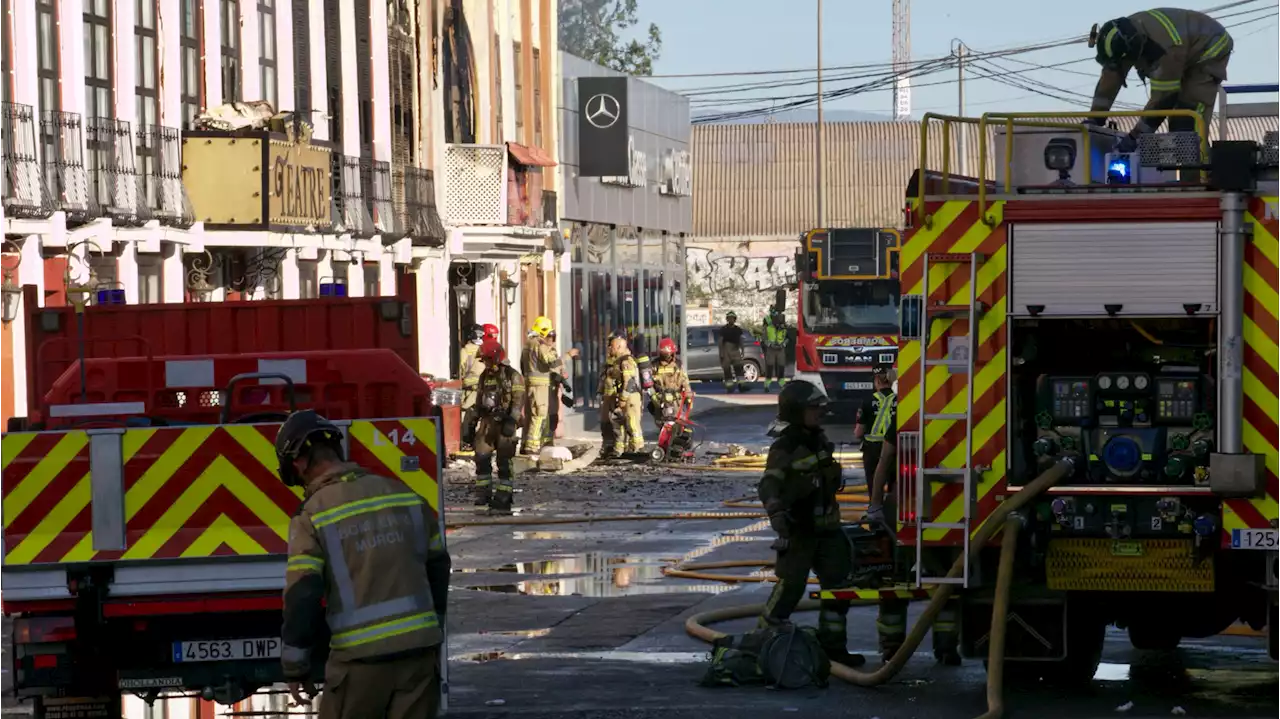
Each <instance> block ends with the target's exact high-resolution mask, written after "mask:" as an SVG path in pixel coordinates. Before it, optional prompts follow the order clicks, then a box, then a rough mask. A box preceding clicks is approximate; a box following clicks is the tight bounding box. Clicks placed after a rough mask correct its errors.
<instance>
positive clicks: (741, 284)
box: [685, 247, 796, 295]
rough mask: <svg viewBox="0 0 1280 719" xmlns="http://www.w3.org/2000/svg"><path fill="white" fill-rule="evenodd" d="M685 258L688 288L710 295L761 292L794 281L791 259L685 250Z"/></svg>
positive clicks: (705, 250)
mask: <svg viewBox="0 0 1280 719" xmlns="http://www.w3.org/2000/svg"><path fill="white" fill-rule="evenodd" d="M685 257H686V259H685V271H686V273H687V275H688V281H689V284H690V285H691V286H693V287H698V288H700V289H702V290H703V291H705V292H707V293H710V294H712V295H715V294H718V293H722V292H726V291H733V290H739V291H742V290H745V291H756V292H765V291H769V290H774V289H777V288H779V287H787V286H788V285H791V284H793V283H795V281H796V262H795V257H794V256H791V255H773V256H768V257H762V256H753V255H741V254H732V253H726V252H717V251H715V250H711V249H708V248H705V247H689V248H687V249H686V253H685Z"/></svg>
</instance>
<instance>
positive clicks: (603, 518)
mask: <svg viewBox="0 0 1280 719" xmlns="http://www.w3.org/2000/svg"><path fill="white" fill-rule="evenodd" d="M446 517H447V515H446ZM767 517H768V515H767V514H765V513H764V512H757V513H754V514H747V513H745V512H677V513H674V514H578V515H573V516H569V517H497V518H494V519H475V520H470V519H461V520H453V519H448V518H446V519H445V523H444V526H445V527H446V528H447V529H454V528H455V527H497V526H508V525H531V524H590V523H594V522H645V521H657V520H670V519H766V518H767Z"/></svg>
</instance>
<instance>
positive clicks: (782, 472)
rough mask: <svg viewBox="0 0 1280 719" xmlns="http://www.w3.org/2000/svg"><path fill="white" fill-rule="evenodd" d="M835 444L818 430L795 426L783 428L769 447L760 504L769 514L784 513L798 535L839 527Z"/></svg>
mask: <svg viewBox="0 0 1280 719" xmlns="http://www.w3.org/2000/svg"><path fill="white" fill-rule="evenodd" d="M834 450H835V445H833V444H832V443H830V442H828V441H827V435H826V433H825V432H823V431H822V430H820V429H818V430H811V429H807V428H804V427H799V426H796V425H790V426H788V427H787V428H786V429H784V430H783V431H782V433H781V436H779V437H778V439H777V440H776V441H774V443H773V445H772V446H771V447H769V456H768V458H767V459H766V460H765V470H764V477H762V478H761V479H760V487H759V490H758V491H759V494H760V501H761V502H762V503H763V504H764V508H765V511H766V512H768V513H769V514H770V515H774V514H777V513H779V512H786V513H787V514H788V515H789V517H790V524H791V526H792V528H793V529H794V530H795V531H797V532H800V533H806V532H815V531H826V530H833V529H839V528H840V503H839V502H838V501H837V500H836V493H837V492H839V491H840V484H841V475H840V463H839V462H837V461H836V460H835V457H834V456H833V454H832V453H833V452H834Z"/></svg>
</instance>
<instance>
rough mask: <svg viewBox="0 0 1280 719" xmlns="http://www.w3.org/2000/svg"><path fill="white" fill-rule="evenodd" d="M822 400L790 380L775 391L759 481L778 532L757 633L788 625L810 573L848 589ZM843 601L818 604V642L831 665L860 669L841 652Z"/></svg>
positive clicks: (857, 659) (859, 659) (845, 545)
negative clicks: (769, 440)
mask: <svg viewBox="0 0 1280 719" xmlns="http://www.w3.org/2000/svg"><path fill="white" fill-rule="evenodd" d="M826 411H827V396H826V395H825V394H823V393H822V390H820V389H818V388H817V387H816V386H814V385H813V384H812V383H810V382H805V381H803V380H798V381H795V382H791V383H790V384H788V385H787V386H786V387H784V388H783V389H782V391H781V392H779V393H778V419H777V421H776V422H774V424H773V426H771V427H770V428H769V436H771V437H776V438H777V439H776V440H775V441H774V443H773V445H772V446H770V447H769V456H768V458H767V459H766V460H765V471H764V477H762V478H761V479H760V488H759V493H760V501H761V502H762V503H763V504H764V508H765V511H766V512H768V514H769V524H770V526H772V527H773V531H775V532H777V533H778V540H777V541H776V542H774V543H773V546H772V549H773V550H774V551H776V552H777V553H778V558H777V563H776V564H775V565H774V574H775V575H777V577H778V581H777V583H776V584H774V586H773V592H772V593H771V594H770V595H769V601H768V602H766V603H765V609H764V614H763V615H762V616H761V617H760V627H761V628H764V627H768V626H772V625H777V624H781V623H782V622H785V621H787V619H788V618H789V617H790V616H791V612H793V611H794V610H795V608H796V604H798V603H799V602H800V600H801V599H802V598H803V597H804V595H805V592H806V590H807V588H808V581H809V570H811V569H812V570H813V572H814V573H815V574H817V575H818V581H819V582H820V583H821V586H822V588H823V589H838V588H843V587H848V586H851V585H852V584H853V551H852V548H851V546H850V544H849V538H848V537H847V536H846V535H845V533H844V530H843V529H841V527H840V502H839V500H838V499H837V498H836V493H837V492H839V491H840V485H841V483H842V482H841V473H840V463H839V462H837V461H836V460H835V457H834V456H833V454H832V453H833V452H834V451H835V445H834V444H832V443H831V442H829V441H827V435H826V432H824V431H823V429H822V424H821V423H822V416H823V415H824V414H826ZM848 614H849V602H848V600H838V599H836V600H833V599H824V600H822V603H821V606H820V607H819V609H818V641H819V642H820V643H821V644H822V648H823V650H825V651H826V653H827V656H828V657H830V658H831V660H832V661H836V662H840V663H841V664H844V665H846V666H850V667H857V666H861V665H862V664H863V663H865V662H866V659H865V658H864V657H863V656H862V655H861V654H850V653H849V651H848V649H847V648H846V642H847V641H848V631H847V626H846V619H847V615H848Z"/></svg>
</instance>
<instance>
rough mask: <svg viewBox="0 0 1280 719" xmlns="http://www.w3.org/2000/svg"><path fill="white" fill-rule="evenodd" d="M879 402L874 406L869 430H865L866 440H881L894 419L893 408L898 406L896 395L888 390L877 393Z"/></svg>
mask: <svg viewBox="0 0 1280 719" xmlns="http://www.w3.org/2000/svg"><path fill="white" fill-rule="evenodd" d="M878 396H879V397H880V404H879V406H877V407H876V418H875V419H874V420H872V422H871V431H870V432H867V436H866V440H867V441H868V442H883V441H884V437H885V435H886V434H888V433H889V428H890V427H891V426H892V422H893V420H894V410H895V409H897V407H898V395H896V394H894V393H893V392H890V393H888V394H881V395H878Z"/></svg>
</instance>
